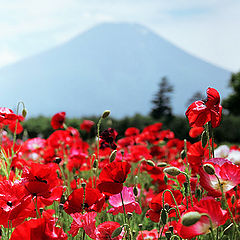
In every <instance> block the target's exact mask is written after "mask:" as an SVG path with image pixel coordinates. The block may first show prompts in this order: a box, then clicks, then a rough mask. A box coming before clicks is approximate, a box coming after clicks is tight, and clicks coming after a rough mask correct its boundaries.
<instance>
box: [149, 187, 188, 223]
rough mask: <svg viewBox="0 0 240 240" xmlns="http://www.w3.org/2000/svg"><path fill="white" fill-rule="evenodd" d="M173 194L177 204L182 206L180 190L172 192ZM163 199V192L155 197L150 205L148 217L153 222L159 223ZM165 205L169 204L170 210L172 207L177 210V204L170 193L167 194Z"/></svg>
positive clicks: (165, 195)
mask: <svg viewBox="0 0 240 240" xmlns="http://www.w3.org/2000/svg"><path fill="white" fill-rule="evenodd" d="M172 193H173V195H174V197H175V199H176V201H177V203H178V204H180V203H181V202H182V199H183V195H182V193H181V192H180V191H179V190H175V191H172ZM162 197H163V192H161V193H159V194H158V195H157V196H155V197H154V198H153V199H152V200H151V202H150V203H149V207H150V209H149V210H148V211H147V213H146V217H147V218H150V219H151V220H152V221H153V222H159V218H160V213H161V210H162V208H163V206H162V202H163V200H162ZM164 203H168V204H169V206H170V208H172V207H174V208H176V205H175V202H174V200H173V198H172V195H171V193H170V192H165V194H164ZM174 213H175V212H174Z"/></svg>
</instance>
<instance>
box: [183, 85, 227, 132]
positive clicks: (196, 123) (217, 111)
mask: <svg viewBox="0 0 240 240" xmlns="http://www.w3.org/2000/svg"><path fill="white" fill-rule="evenodd" d="M219 103H220V96H219V93H218V91H217V90H216V89H214V88H208V89H207V100H206V101H202V100H198V101H195V102H194V103H192V104H191V105H190V106H189V107H188V109H187V111H186V116H187V118H188V120H189V124H190V127H202V126H204V125H205V124H206V123H207V122H210V121H211V124H212V127H213V128H216V127H218V126H219V124H220V121H221V116H222V106H221V105H220V104H219Z"/></svg>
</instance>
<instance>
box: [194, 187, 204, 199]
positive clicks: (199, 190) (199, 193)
mask: <svg viewBox="0 0 240 240" xmlns="http://www.w3.org/2000/svg"><path fill="white" fill-rule="evenodd" d="M201 193H202V192H201V189H199V188H197V190H196V192H195V197H196V198H197V199H200V198H201Z"/></svg>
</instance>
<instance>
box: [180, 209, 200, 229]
mask: <svg viewBox="0 0 240 240" xmlns="http://www.w3.org/2000/svg"><path fill="white" fill-rule="evenodd" d="M200 218H201V214H200V213H199V212H188V213H186V214H185V215H184V216H183V217H182V225H183V226H186V227H188V226H191V225H193V224H195V223H196V222H198V221H199V220H200Z"/></svg>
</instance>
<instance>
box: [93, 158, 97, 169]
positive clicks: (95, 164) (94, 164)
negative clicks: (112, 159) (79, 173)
mask: <svg viewBox="0 0 240 240" xmlns="http://www.w3.org/2000/svg"><path fill="white" fill-rule="evenodd" d="M93 168H98V160H97V159H95V160H94V162H93Z"/></svg>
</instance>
